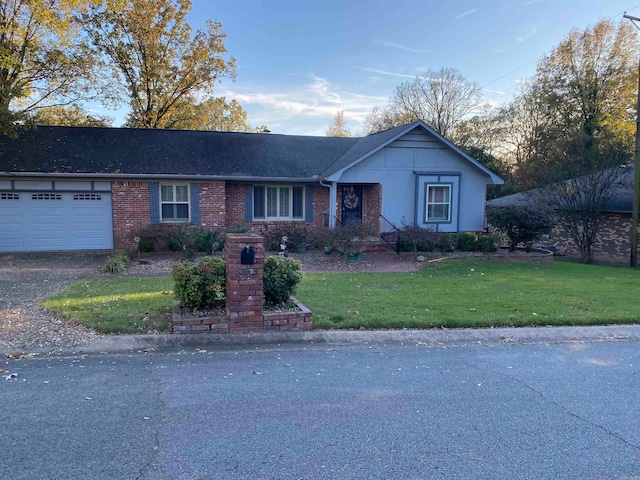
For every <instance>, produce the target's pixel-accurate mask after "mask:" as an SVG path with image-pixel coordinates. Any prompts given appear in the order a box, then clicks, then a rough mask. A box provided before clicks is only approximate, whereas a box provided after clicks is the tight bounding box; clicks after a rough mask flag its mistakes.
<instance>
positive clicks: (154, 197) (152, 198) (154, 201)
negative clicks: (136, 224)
mask: <svg viewBox="0 0 640 480" xmlns="http://www.w3.org/2000/svg"><path fill="white" fill-rule="evenodd" d="M149 206H150V207H151V223H153V224H157V223H160V184H159V183H158V182H149Z"/></svg>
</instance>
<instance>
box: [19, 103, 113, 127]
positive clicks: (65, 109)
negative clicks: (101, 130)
mask: <svg viewBox="0 0 640 480" xmlns="http://www.w3.org/2000/svg"><path fill="white" fill-rule="evenodd" d="M31 123H33V124H35V125H59V126H65V127H110V126H111V125H112V124H113V119H112V118H111V117H108V116H105V115H91V114H90V113H89V112H87V111H86V110H84V109H83V108H82V107H79V106H77V105H70V106H59V105H58V106H53V107H49V108H42V109H40V110H38V111H37V112H36V113H35V114H34V115H33V116H32V118H31Z"/></svg>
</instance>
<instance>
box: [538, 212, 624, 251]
mask: <svg viewBox="0 0 640 480" xmlns="http://www.w3.org/2000/svg"><path fill="white" fill-rule="evenodd" d="M549 242H550V243H551V244H552V245H555V246H556V247H564V246H565V245H566V246H567V255H570V256H577V257H579V256H580V252H579V250H578V249H577V248H576V245H575V244H574V243H573V241H572V240H570V239H569V236H568V235H567V232H566V231H565V230H564V229H563V228H562V227H560V226H556V227H555V228H554V230H553V232H551V235H550V239H549ZM542 243H545V240H542ZM630 255H631V215H629V214H620V213H609V214H606V215H605V219H604V221H603V223H602V226H601V227H600V232H599V234H598V238H597V239H596V242H595V245H594V259H595V260H601V261H609V262H628V261H629V257H630Z"/></svg>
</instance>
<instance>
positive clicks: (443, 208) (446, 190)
mask: <svg viewBox="0 0 640 480" xmlns="http://www.w3.org/2000/svg"><path fill="white" fill-rule="evenodd" d="M426 197H427V204H426V208H425V212H426V215H425V217H426V218H425V222H427V223H446V222H450V221H451V185H442V184H434V185H430V184H427V185H426Z"/></svg>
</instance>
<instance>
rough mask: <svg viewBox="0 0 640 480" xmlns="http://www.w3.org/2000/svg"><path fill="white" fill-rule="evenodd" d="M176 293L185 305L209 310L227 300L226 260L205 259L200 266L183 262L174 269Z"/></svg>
mask: <svg viewBox="0 0 640 480" xmlns="http://www.w3.org/2000/svg"><path fill="white" fill-rule="evenodd" d="M173 279H174V281H175V286H174V289H173V290H174V293H175V295H176V297H177V298H178V300H180V302H182V304H183V305H185V306H187V307H191V308H207V307H210V306H212V305H214V304H215V303H217V302H220V301H222V300H224V299H225V294H226V279H225V263H224V260H222V259H220V258H214V257H205V258H203V259H202V260H201V261H200V262H199V263H198V264H195V263H192V262H183V263H181V264H179V265H175V266H174V267H173Z"/></svg>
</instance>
